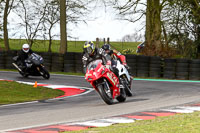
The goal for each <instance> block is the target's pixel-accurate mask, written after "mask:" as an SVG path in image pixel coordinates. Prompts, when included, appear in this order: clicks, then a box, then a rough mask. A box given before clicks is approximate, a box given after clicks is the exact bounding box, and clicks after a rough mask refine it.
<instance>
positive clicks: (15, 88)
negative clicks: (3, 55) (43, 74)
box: [0, 81, 64, 105]
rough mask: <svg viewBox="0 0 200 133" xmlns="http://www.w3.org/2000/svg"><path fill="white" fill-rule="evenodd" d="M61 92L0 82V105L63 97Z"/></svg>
mask: <svg viewBox="0 0 200 133" xmlns="http://www.w3.org/2000/svg"><path fill="white" fill-rule="evenodd" d="M63 94H64V92H63V91H61V90H53V89H50V88H45V87H40V86H38V87H37V88H34V87H33V86H32V85H26V84H21V83H17V82H14V81H13V82H9V81H0V105H2V104H12V103H20V102H27V101H34V100H45V99H49V98H55V97H58V96H61V95H63Z"/></svg>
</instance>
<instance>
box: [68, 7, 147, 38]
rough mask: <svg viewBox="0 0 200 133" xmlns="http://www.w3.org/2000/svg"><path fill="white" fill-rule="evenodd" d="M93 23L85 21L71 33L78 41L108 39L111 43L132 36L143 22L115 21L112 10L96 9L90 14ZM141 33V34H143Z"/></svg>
mask: <svg viewBox="0 0 200 133" xmlns="http://www.w3.org/2000/svg"><path fill="white" fill-rule="evenodd" d="M90 16H91V17H92V18H97V19H95V20H94V21H87V24H79V25H78V27H74V28H73V31H72V32H71V33H72V35H73V36H75V37H78V38H79V40H95V39H96V38H97V37H99V38H107V37H110V39H111V41H118V40H121V39H122V37H123V36H124V35H127V34H132V33H134V32H135V31H136V30H139V29H141V28H142V27H143V26H144V22H142V21H140V22H137V23H131V22H128V21H122V20H117V19H116V18H117V16H116V15H115V14H114V10H113V9H108V10H106V12H105V10H104V9H98V8H97V9H96V10H93V12H92V13H91V14H90ZM143 32H144V31H142V32H141V33H142V34H144V33H143Z"/></svg>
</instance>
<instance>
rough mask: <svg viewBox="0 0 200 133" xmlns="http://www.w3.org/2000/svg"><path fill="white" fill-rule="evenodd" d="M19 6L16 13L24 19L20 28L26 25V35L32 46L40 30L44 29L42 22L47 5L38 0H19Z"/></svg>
mask: <svg viewBox="0 0 200 133" xmlns="http://www.w3.org/2000/svg"><path fill="white" fill-rule="evenodd" d="M17 6H18V8H16V9H15V13H16V14H17V15H18V16H19V17H20V19H21V20H22V22H20V23H19V28H21V29H23V28H24V27H25V35H24V37H25V38H26V40H27V43H29V45H30V47H32V45H33V43H34V41H35V39H36V38H37V37H38V36H39V34H38V32H40V31H41V30H42V27H41V23H42V21H43V20H44V16H45V10H46V8H47V5H45V4H42V3H41V2H40V1H37V0H31V1H30V0H29V1H26V0H19V1H18V4H17Z"/></svg>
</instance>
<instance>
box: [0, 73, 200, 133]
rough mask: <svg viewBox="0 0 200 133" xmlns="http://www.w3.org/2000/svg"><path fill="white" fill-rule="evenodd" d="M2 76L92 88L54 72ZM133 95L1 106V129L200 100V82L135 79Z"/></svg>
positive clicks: (91, 95)
mask: <svg viewBox="0 0 200 133" xmlns="http://www.w3.org/2000/svg"><path fill="white" fill-rule="evenodd" d="M0 79H6V80H16V81H27V82H35V81H37V82H38V83H46V84H52V85H67V86H79V87H87V88H91V86H90V85H89V84H88V83H87V82H86V81H85V79H84V77H78V76H65V75H51V78H50V79H49V80H45V79H43V78H42V77H29V78H23V77H21V76H20V75H19V74H18V73H17V72H0ZM132 87H133V88H132V89H133V90H134V96H132V97H128V98H127V100H126V102H124V103H118V102H116V104H114V105H107V104H105V103H104V102H103V100H102V99H101V98H100V97H99V95H98V94H97V93H96V91H91V92H89V93H87V94H85V95H79V96H75V97H67V98H64V99H56V100H47V101H39V102H32V103H25V104H16V105H8V106H0V132H1V131H3V130H13V129H20V128H29V127H36V126H43V125H49V124H57V123H62V122H77V121H84V120H90V119H99V118H104V117H110V116H115V115H122V114H128V113H135V112H141V111H147V110H155V109H160V108H164V107H170V106H175V105H181V104H185V103H190V102H195V101H200V82H170V81H148V80H134V81H133V86H132Z"/></svg>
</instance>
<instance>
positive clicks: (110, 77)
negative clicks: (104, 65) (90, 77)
mask: <svg viewBox="0 0 200 133" xmlns="http://www.w3.org/2000/svg"><path fill="white" fill-rule="evenodd" d="M107 76H108V78H109V79H110V80H111V81H112V82H113V84H114V85H115V81H114V80H113V78H112V75H111V74H110V73H107Z"/></svg>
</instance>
